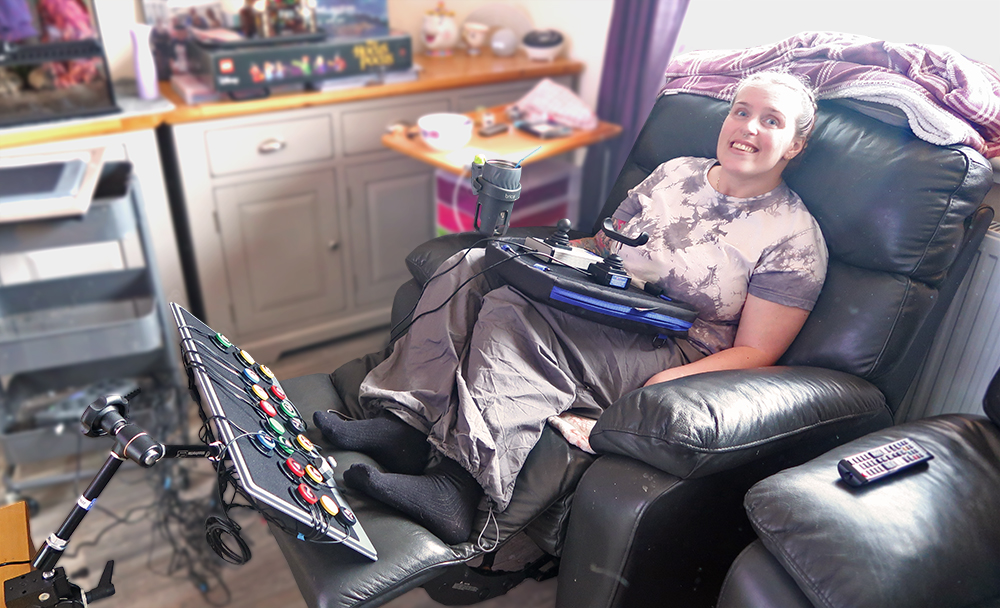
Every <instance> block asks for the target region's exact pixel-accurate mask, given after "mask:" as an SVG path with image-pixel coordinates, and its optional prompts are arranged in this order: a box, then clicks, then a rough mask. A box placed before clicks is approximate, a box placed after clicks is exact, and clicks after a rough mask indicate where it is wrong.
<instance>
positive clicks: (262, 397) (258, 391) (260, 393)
mask: <svg viewBox="0 0 1000 608" xmlns="http://www.w3.org/2000/svg"><path fill="white" fill-rule="evenodd" d="M250 392H251V393H253V394H254V397H257V400H258V401H267V393H266V392H264V389H262V388H261V387H260V385H257V384H254V385H253V386H251V387H250Z"/></svg>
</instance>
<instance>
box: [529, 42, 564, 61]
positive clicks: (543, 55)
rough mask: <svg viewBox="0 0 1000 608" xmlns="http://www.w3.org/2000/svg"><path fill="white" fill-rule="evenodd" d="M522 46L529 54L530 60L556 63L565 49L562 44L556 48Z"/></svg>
mask: <svg viewBox="0 0 1000 608" xmlns="http://www.w3.org/2000/svg"><path fill="white" fill-rule="evenodd" d="M521 46H523V47H524V52H525V53H527V55H528V59H531V60H533V61H554V60H555V58H556V57H558V56H559V53H560V51H562V47H563V45H562V43H559V44H558V45H556V46H528V45H527V44H522V45H521Z"/></svg>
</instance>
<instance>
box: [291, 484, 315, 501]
mask: <svg viewBox="0 0 1000 608" xmlns="http://www.w3.org/2000/svg"><path fill="white" fill-rule="evenodd" d="M296 490H297V491H298V493H299V496H301V497H302V500H304V501H306V502H307V503H309V504H311V505H314V504H316V503H318V502H319V498H317V497H316V493H315V492H313V491H312V488H310V487H309V486H307V485H306V484H304V483H300V484H299V487H298V488H296Z"/></svg>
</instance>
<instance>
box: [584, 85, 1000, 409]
mask: <svg viewBox="0 0 1000 608" xmlns="http://www.w3.org/2000/svg"><path fill="white" fill-rule="evenodd" d="M728 109H729V104H727V103H725V102H721V101H718V100H715V99H711V98H708V97H703V96H697V95H687V94H678V95H664V96H661V97H660V98H659V99H658V100H657V103H656V105H655V106H654V108H653V111H652V112H651V113H650V116H649V118H648V119H647V120H646V123H645V125H644V126H643V129H642V131H641V132H640V133H639V137H638V139H637V140H636V143H635V145H634V146H633V148H632V152H631V153H630V154H629V157H628V159H627V160H626V162H625V166H624V167H623V168H622V171H621V173H620V174H619V176H618V179H617V181H616V182H615V184H614V186H613V187H612V190H611V193H610V195H609V197H608V200H607V202H606V203H605V205H604V209H603V210H602V213H601V218H600V219H599V220H598V224H597V225H598V226H599V225H600V222H601V220H603V218H604V217H606V216H608V215H610V214H611V213H613V212H614V210H615V208H616V207H617V206H618V204H619V203H620V202H621V201H622V200H623V199H624V198H625V196H626V195H627V193H628V190H629V189H630V188H632V187H633V186H635V185H636V184H638V183H639V182H640V181H642V180H643V179H645V178H646V176H648V175H649V174H650V173H651V172H652V171H653V169H655V168H656V167H657V166H659V165H660V164H661V163H663V162H665V161H667V160H669V159H671V158H675V157H677V156H703V157H710V158H711V157H714V156H715V148H716V142H717V139H718V134H719V129H720V127H721V126H722V122H723V120H724V119H725V116H726V113H727V112H728ZM992 174H993V172H992V169H991V167H990V165H989V163H988V162H987V160H986V159H985V158H983V157H982V155H980V154H979V153H978V152H976V151H975V150H972V149H971V148H968V147H965V146H936V145H933V144H930V143H927V142H925V141H923V140H920V139H918V138H917V137H916V136H914V135H913V133H912V132H911V131H910V130H909V129H907V128H905V127H899V126H893V125H890V124H888V123H887V122H883V121H880V120H876V119H874V118H871V117H869V116H866V115H864V114H862V113H860V112H858V111H856V110H855V109H852V108H851V107H849V105H848V104H845V103H841V102H832V101H824V102H820V104H819V113H818V115H817V120H816V129H815V131H814V132H813V136H812V138H811V139H810V141H809V145H808V146H807V148H806V150H805V152H804V153H803V154H802V156H801V159H800V160H799V161H798V162H797V164H795V165H793V166H789V167H788V169H787V170H786V171H785V180H786V181H787V182H788V185H789V186H790V187H791V188H792V189H793V190H795V191H796V192H797V193H798V194H799V196H801V197H802V200H803V202H805V204H806V206H807V207H808V208H809V210H810V212H811V213H812V214H813V216H814V217H815V218H816V221H817V222H819V224H820V227H821V228H822V230H823V235H824V237H825V239H826V243H827V247H828V248H829V250H830V265H829V268H828V271H827V279H826V283H825V284H824V286H823V291H822V293H821V294H820V296H819V300H818V301H817V302H816V307H815V308H814V310H813V313H812V314H811V315H810V316H809V320H808V321H807V322H806V325H805V327H803V329H802V331H801V332H800V333H799V336H798V337H797V338H796V340H795V342H794V343H793V344H792V346H791V347H790V348H789V349H788V352H786V353H785V355H784V357H782V360H781V361H780V363H781V364H784V365H813V366H818V367H825V368H830V369H836V370H840V371H844V372H848V373H851V374H854V375H856V376H859V377H861V378H864V379H866V380H868V381H870V382H872V383H873V384H875V385H876V386H877V387H878V388H879V389H880V390H882V392H883V393H884V394H885V396H886V401H887V402H888V403H889V406H890V407H891V408H892V410H893V411H895V409H896V407H897V406H898V405H899V403H900V401H901V400H902V398H903V396H904V395H905V393H906V390H907V388H908V387H909V385H910V382H911V381H912V380H913V377H914V375H915V373H916V371H917V369H918V368H919V365H920V362H921V361H922V359H923V356H924V354H925V353H926V351H927V348H928V347H929V345H930V342H931V340H932V339H933V337H934V333H935V331H936V330H937V327H938V325H939V324H940V321H941V318H942V317H943V315H944V313H945V311H946V309H947V306H948V304H949V303H950V301H951V299H952V296H953V295H954V293H955V290H956V289H957V288H958V285H959V283H960V282H961V279H962V276H964V274H965V271H966V270H967V268H968V266H969V263H970V262H971V260H972V259H973V257H974V254H975V252H976V250H977V248H978V246H979V241H981V240H982V237H983V235H984V234H985V231H986V228H987V226H988V225H989V221H990V219H991V218H992V210H990V209H989V208H988V207H981V206H980V203H981V202H982V200H983V198H984V197H985V196H986V192H987V191H988V190H989V188H990V185H991V184H992ZM595 230H596V228H595Z"/></svg>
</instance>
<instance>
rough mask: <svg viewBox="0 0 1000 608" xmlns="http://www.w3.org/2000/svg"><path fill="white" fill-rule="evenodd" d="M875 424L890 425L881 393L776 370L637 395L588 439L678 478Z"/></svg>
mask: <svg viewBox="0 0 1000 608" xmlns="http://www.w3.org/2000/svg"><path fill="white" fill-rule="evenodd" d="M873 420H877V421H879V422H880V423H881V424H882V425H888V424H891V423H892V415H891V414H890V412H889V410H888V409H887V408H886V405H885V400H884V398H883V397H882V393H880V392H879V390H878V389H877V388H875V387H874V386H872V385H871V384H870V383H868V382H866V381H864V380H861V379H859V378H856V377H854V376H850V375H848V374H844V373H842V372H836V371H832V370H825V369H819V368H787V367H772V368H765V369H761V370H753V371H752V372H745V371H739V370H738V371H723V372H711V373H706V374H698V375H695V376H688V377H686V378H680V379H678V380H674V381H672V382H666V383H663V384H658V385H653V386H650V387H646V388H643V389H640V390H637V391H633V392H631V393H629V394H627V395H625V396H623V397H622V398H621V399H619V400H618V401H617V402H615V403H614V404H613V405H612V406H611V407H610V408H608V409H607V410H606V411H605V412H604V414H602V415H601V417H600V418H599V419H598V421H597V425H596V426H595V427H594V430H593V431H592V432H591V434H590V444H591V446H592V447H593V448H594V449H595V450H597V451H598V452H601V453H613V454H621V455H624V456H630V457H632V458H635V459H637V460H641V461H642V462H645V463H646V464H649V465H651V466H654V467H656V468H658V469H661V470H663V471H666V472H668V473H671V474H673V475H676V476H678V477H681V478H689V477H701V476H704V475H709V474H712V473H716V472H719V471H724V470H728V469H731V468H734V467H736V466H739V465H741V464H744V463H747V462H751V461H753V460H756V459H759V458H761V457H763V456H766V455H768V454H771V453H774V452H777V451H779V450H782V449H785V448H787V447H788V446H789V445H790V444H792V443H794V442H799V441H809V440H810V437H811V435H812V434H814V433H820V434H822V435H824V436H826V435H829V434H831V433H835V432H836V430H835V429H836V428H837V426H838V425H843V426H844V427H845V428H850V427H853V426H855V425H857V424H859V423H865V424H868V423H870V422H871V421H873Z"/></svg>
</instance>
